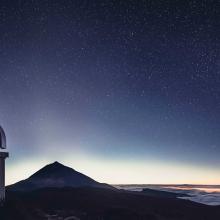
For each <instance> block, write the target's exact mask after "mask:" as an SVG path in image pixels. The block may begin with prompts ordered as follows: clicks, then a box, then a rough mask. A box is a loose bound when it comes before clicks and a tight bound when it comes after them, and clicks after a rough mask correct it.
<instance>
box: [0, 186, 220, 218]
mask: <svg viewBox="0 0 220 220" xmlns="http://www.w3.org/2000/svg"><path fill="white" fill-rule="evenodd" d="M68 217H71V218H68ZM0 219H1V220H15V219H16V220H41V219H42V220H43V219H51V220H52V219H56V220H58V219H59V220H63V219H64V220H66V219H81V220H123V219H124V220H136V219H137V220H142V219H143V220H145V219H146V220H197V219H198V220H219V219H220V208H219V207H213V206H207V205H202V204H198V203H194V202H190V201H186V200H181V199H176V198H163V197H161V198H160V197H154V196H147V195H140V194H133V193H130V192H127V191H122V190H112V189H103V188H94V187H87V188H56V189H55V188H47V189H40V190H35V191H32V192H30V191H29V192H7V201H6V204H5V206H4V207H1V208H0Z"/></svg>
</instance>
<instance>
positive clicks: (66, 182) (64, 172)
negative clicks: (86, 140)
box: [7, 161, 113, 191]
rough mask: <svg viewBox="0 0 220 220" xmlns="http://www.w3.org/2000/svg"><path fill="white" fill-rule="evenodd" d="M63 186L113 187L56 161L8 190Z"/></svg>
mask: <svg viewBox="0 0 220 220" xmlns="http://www.w3.org/2000/svg"><path fill="white" fill-rule="evenodd" d="M63 187H96V188H113V187H112V186H110V185H107V184H104V183H99V182H97V181H95V180H93V179H92V178H90V177H88V176H86V175H84V174H82V173H80V172H77V171H76V170H74V169H72V168H70V167H67V166H64V165H63V164H61V163H59V162H57V161H56V162H54V163H52V164H49V165H46V166H45V167H43V168H42V169H40V170H39V171H37V172H36V173H34V174H33V175H32V176H30V177H29V178H28V179H25V180H22V181H20V182H17V183H15V184H13V185H10V186H8V187H7V190H11V191H32V190H36V189H41V188H63Z"/></svg>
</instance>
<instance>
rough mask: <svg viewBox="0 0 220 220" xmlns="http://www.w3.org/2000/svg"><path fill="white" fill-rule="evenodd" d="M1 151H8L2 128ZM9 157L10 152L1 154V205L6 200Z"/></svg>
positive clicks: (0, 129)
mask: <svg viewBox="0 0 220 220" xmlns="http://www.w3.org/2000/svg"><path fill="white" fill-rule="evenodd" d="M0 149H6V136H5V132H4V130H3V129H2V127H0ZM8 156H9V155H8V152H4V151H2V152H0V204H2V203H3V202H4V200H5V159H6V158H7V157H8Z"/></svg>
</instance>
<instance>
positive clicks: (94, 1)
mask: <svg viewBox="0 0 220 220" xmlns="http://www.w3.org/2000/svg"><path fill="white" fill-rule="evenodd" d="M0 30H1V33H0V100H1V105H0V123H1V125H2V126H3V127H4V129H5V131H6V135H7V138H8V151H9V152H10V158H9V159H8V160H7V174H8V175H7V183H12V182H15V181H17V180H20V179H22V178H24V177H27V176H28V175H30V174H31V173H33V172H34V171H36V170H37V169H39V168H40V167H42V166H44V165H45V164H46V163H49V162H53V161H55V160H58V161H60V162H62V163H65V164H67V165H69V166H71V167H73V168H75V169H77V170H79V171H81V172H83V173H85V174H87V175H89V176H91V177H93V178H95V179H96V180H98V181H102V182H109V183H202V184H220V156H219V155H220V3H219V1H217V0H216V1H212V0H206V1H205V0H198V1H195V0H191V1H162V0H161V1H157V0H152V1H151V0H138V1H135V0H124V1H122V0H100V1H98V0H62V1H60V0H51V1H48V0H44V1H37V0H32V1H30V0H27V1H22V0H19V1H1V4H0Z"/></svg>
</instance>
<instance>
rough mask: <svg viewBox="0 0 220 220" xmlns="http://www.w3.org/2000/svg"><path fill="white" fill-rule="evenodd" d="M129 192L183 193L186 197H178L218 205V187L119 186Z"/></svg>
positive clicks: (219, 199)
mask: <svg viewBox="0 0 220 220" xmlns="http://www.w3.org/2000/svg"><path fill="white" fill-rule="evenodd" d="M119 188H123V189H126V190H130V191H142V189H144V188H149V189H155V190H163V191H167V192H174V193H183V194H185V195H186V196H185V197H180V198H181V199H187V200H191V201H194V202H198V203H202V204H206V205H213V206H214V205H220V186H209V185H205V186H204V185H203V186H199V185H120V186H119Z"/></svg>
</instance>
